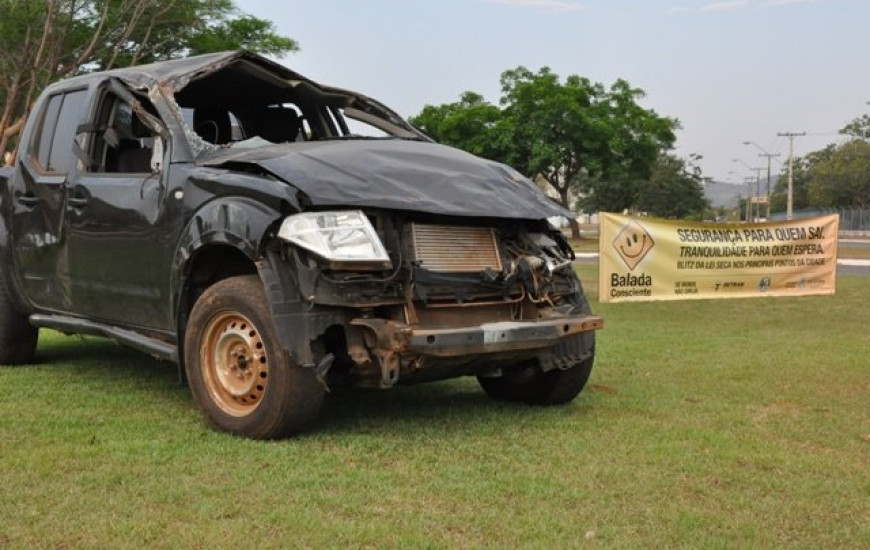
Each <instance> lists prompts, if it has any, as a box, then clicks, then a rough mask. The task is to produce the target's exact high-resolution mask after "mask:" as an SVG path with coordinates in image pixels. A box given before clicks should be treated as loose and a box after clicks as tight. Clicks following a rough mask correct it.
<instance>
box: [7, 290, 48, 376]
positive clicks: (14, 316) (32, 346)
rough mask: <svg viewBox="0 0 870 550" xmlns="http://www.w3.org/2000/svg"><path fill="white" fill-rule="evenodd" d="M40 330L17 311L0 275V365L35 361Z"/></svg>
mask: <svg viewBox="0 0 870 550" xmlns="http://www.w3.org/2000/svg"><path fill="white" fill-rule="evenodd" d="M38 339H39V329H37V328H36V327H34V326H33V325H31V324H30V323H29V322H28V321H27V316H26V315H22V314H21V313H18V312H17V311H15V309H14V308H13V306H12V301H11V300H10V299H9V291H8V290H6V282H5V281H4V280H3V276H2V275H0V365H20V364H23V363H29V362H31V361H33V357H34V355H36V342H37V340H38Z"/></svg>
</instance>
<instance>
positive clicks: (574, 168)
mask: <svg viewBox="0 0 870 550" xmlns="http://www.w3.org/2000/svg"><path fill="white" fill-rule="evenodd" d="M501 88H502V95H501V99H500V102H499V106H495V105H492V104H490V103H488V102H486V101H485V100H484V99H483V97H482V96H481V95H480V94H476V93H474V92H466V93H465V94H463V96H462V99H461V100H460V101H459V102H457V103H449V104H444V105H440V106H426V107H425V108H424V109H423V111H422V112H421V113H420V114H419V115H418V116H416V117H413V118H412V119H411V122H412V123H413V124H415V125H417V126H419V127H420V128H421V129H423V130H424V131H425V132H427V133H428V134H429V135H430V136H432V137H433V138H434V139H435V140H436V141H440V142H442V143H445V144H448V145H453V146H455V147H459V148H462V149H465V150H467V151H470V152H472V153H475V154H479V155H482V156H485V157H488V158H492V159H494V160H497V161H500V162H504V163H506V164H509V165H511V166H513V167H514V168H516V169H517V170H519V171H520V172H522V173H524V174H526V175H527V176H529V177H531V178H536V179H541V180H543V181H545V182H546V183H547V185H548V186H549V187H551V188H552V189H553V190H554V191H555V192H556V194H558V196H559V200H560V202H561V203H562V205H563V206H565V207H566V208H570V206H571V205H570V196H571V194H572V192H573V193H579V194H580V196H581V197H582V198H581V204H582V206H583V207H585V208H587V209H589V210H596V211H597V210H616V211H619V210H623V209H625V208H630V207H632V205H633V204H634V201H635V198H636V197H637V195H638V193H637V191H638V185H639V183H640V182H641V181H643V180H645V179H648V177H649V175H650V170H651V167H652V166H653V164H654V163H655V161H656V158H657V156H658V154H659V152H660V151H662V150H665V149H669V148H670V147H672V145H673V143H674V140H675V136H674V131H675V130H676V128H677V127H678V123H677V121H676V120H673V119H670V118H667V117H661V116H659V115H658V114H656V113H655V111H652V110H649V109H645V108H643V107H641V106H640V105H638V103H637V101H638V100H639V99H641V98H642V97H643V91H642V90H640V89H637V88H633V87H631V85H630V84H629V83H628V82H626V81H624V80H617V81H616V82H615V83H613V85H612V86H610V88H606V87H605V86H604V85H602V84H600V83H595V82H592V81H590V80H589V79H586V78H582V77H580V76H577V75H571V76H569V77H568V78H567V79H565V81H564V82H563V81H562V80H561V79H560V78H559V76H558V75H557V74H555V73H553V72H552V71H551V70H550V69H549V68H547V67H544V68H542V69H540V70H538V72H536V73H534V72H532V71H530V70H528V69H526V68H525V67H517V68H516V69H512V70H509V71H505V72H504V73H503V74H502V76H501ZM572 228H573V231H574V234H575V235H579V227H578V226H577V225H576V223H573V222H572Z"/></svg>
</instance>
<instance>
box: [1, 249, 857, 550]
mask: <svg viewBox="0 0 870 550" xmlns="http://www.w3.org/2000/svg"><path fill="white" fill-rule="evenodd" d="M580 269H581V275H582V277H583V279H584V281H588V282H589V283H590V289H591V290H592V291H593V292H594V290H595V289H594V280H595V278H596V277H595V269H596V268H595V266H594V264H592V265H584V266H582V267H581V268H580ZM868 292H870V278H858V277H843V278H841V279H840V281H839V288H838V294H837V296H835V297H818V298H816V297H807V298H793V299H754V300H727V301H721V302H719V301H695V302H677V303H646V304H642V303H641V304H609V305H596V312H597V313H600V314H601V315H603V316H604V318H605V319H606V328H605V329H604V331H602V332H601V333H599V340H598V346H599V347H598V351H599V353H598V357H597V360H596V367H595V370H594V371H593V374H592V379H591V380H590V386H589V387H587V390H586V391H584V392H583V393H582V394H581V395H580V397H578V399H577V400H576V401H575V402H574V403H572V404H571V405H569V406H565V407H556V408H543V409H540V408H539V409H535V408H529V407H527V406H522V405H507V404H500V403H495V402H493V401H490V400H488V399H486V397H485V396H484V395H483V392H482V391H481V390H480V389H479V388H478V387H477V384H476V382H475V381H473V380H470V379H466V380H457V381H451V382H446V383H439V384H432V385H427V386H417V387H409V388H399V389H395V390H392V391H387V392H374V391H371V392H362V393H353V392H334V393H333V394H331V395H330V397H329V398H328V399H327V402H326V405H325V409H324V412H323V416H322V419H321V421H320V423H319V425H318V427H317V429H316V430H315V431H313V432H312V433H309V434H307V435H305V436H303V437H299V438H297V439H293V440H288V441H282V442H272V443H261V442H252V441H245V440H239V439H234V438H232V437H229V436H226V435H222V434H219V433H215V432H213V431H211V430H209V429H208V428H206V427H205V425H204V424H203V423H202V421H201V420H200V418H199V416H198V412H197V410H196V407H195V406H194V403H193V401H192V399H191V397H190V395H189V393H188V392H187V390H186V389H184V388H182V387H180V386H179V385H178V382H177V378H176V371H175V368H174V367H173V366H171V365H169V364H166V363H160V362H156V361H153V360H151V359H149V358H147V357H145V356H143V355H140V354H138V353H135V352H132V351H128V350H126V349H124V348H122V347H120V346H118V345H116V344H114V343H111V342H108V341H105V340H100V339H96V338H85V339H81V338H78V337H65V336H61V335H59V334H57V333H51V332H44V333H43V335H42V340H41V343H40V348H39V363H38V364H36V365H33V366H27V367H15V368H3V369H0V394H2V396H3V397H2V398H0V483H2V493H0V494H2V498H0V548H19V547H40V548H125V547H127V548H142V547H152V548H230V547H238V548H254V547H258V548H259V547H263V548H269V547H273V548H286V547H303V548H306V547H307V548H325V547H329V548H365V547H368V548H385V547H386V548H405V547H425V548H462V547H491V548H500V549H501V548H516V547H532V548H568V547H575V546H587V545H588V546H590V547H595V546H599V547H609V548H637V547H651V548H662V547H685V548H773V547H777V548H779V547H799V548H862V547H863V548H867V547H870V365H868V363H870V359H868V352H870V330H868V327H870V308H868V307H867V306H866V304H867V294H868Z"/></svg>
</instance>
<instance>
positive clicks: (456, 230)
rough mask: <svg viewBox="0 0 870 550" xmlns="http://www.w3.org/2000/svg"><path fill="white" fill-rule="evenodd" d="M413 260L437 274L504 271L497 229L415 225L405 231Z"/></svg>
mask: <svg viewBox="0 0 870 550" xmlns="http://www.w3.org/2000/svg"><path fill="white" fill-rule="evenodd" d="M408 233H410V234H409V235H408ZM406 235H407V237H408V238H407V239H406V241H405V242H408V243H410V248H411V250H410V254H411V258H412V259H413V260H415V261H417V262H419V263H420V267H423V268H424V269H428V270H429V271H435V272H438V273H475V272H479V271H484V270H486V269H493V270H495V271H501V270H502V266H501V258H500V257H499V254H498V244H497V242H496V237H495V230H494V229H492V228H489V227H457V226H453V225H429V224H420V223H412V224H410V229H407V228H406Z"/></svg>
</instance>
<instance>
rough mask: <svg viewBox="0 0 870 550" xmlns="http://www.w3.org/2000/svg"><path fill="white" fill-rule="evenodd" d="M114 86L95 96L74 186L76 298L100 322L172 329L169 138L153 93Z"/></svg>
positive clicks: (71, 229)
mask: <svg viewBox="0 0 870 550" xmlns="http://www.w3.org/2000/svg"><path fill="white" fill-rule="evenodd" d="M111 84H112V85H111V86H107V87H106V88H105V89H103V90H102V92H100V93H98V94H97V96H96V99H95V101H96V104H95V105H94V106H93V108H92V109H91V112H92V113H93V115H92V118H93V123H92V124H90V125H86V127H88V128H87V132H86V134H87V135H86V137H85V139H82V142H83V144H84V145H83V149H84V150H83V151H82V153H81V155H82V159H83V162H82V163H81V166H82V169H80V170H78V171H77V172H76V173H75V175H74V176H73V178H72V180H71V181H70V186H69V189H70V191H69V199H68V201H69V208H68V220H67V224H68V239H69V256H70V270H71V271H72V273H73V276H72V277H71V281H72V288H71V298H72V302H73V306H74V308H75V310H76V312H77V313H80V314H83V315H85V316H87V317H89V318H91V319H94V320H100V321H105V322H109V323H112V324H116V325H124V326H129V327H136V328H147V329H154V330H158V331H161V330H169V329H170V328H171V326H172V324H171V321H170V316H169V311H170V307H169V304H170V297H169V266H170V265H171V256H172V253H173V251H174V248H173V247H172V246H171V243H170V242H169V240H168V238H167V237H166V236H165V235H164V228H165V227H166V223H165V221H166V220H165V218H166V216H165V211H164V204H165V200H164V199H165V198H166V197H165V189H166V185H165V181H164V178H166V177H167V176H168V167H167V163H166V162H165V158H164V156H165V155H164V151H165V148H164V147H163V145H164V143H165V138H164V137H161V135H159V134H158V132H157V131H156V130H155V128H154V125H155V124H159V119H158V118H157V113H156V111H155V110H154V109H153V107H152V106H151V104H150V103H149V101H148V99H147V97H145V96H133V95H132V94H131V93H130V91H129V90H127V89H126V88H124V87H123V85H122V84H120V83H119V82H117V81H113V82H112V83H111ZM149 121H150V122H149ZM146 122H147V123H148V124H146ZM149 124H150V127H149Z"/></svg>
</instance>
